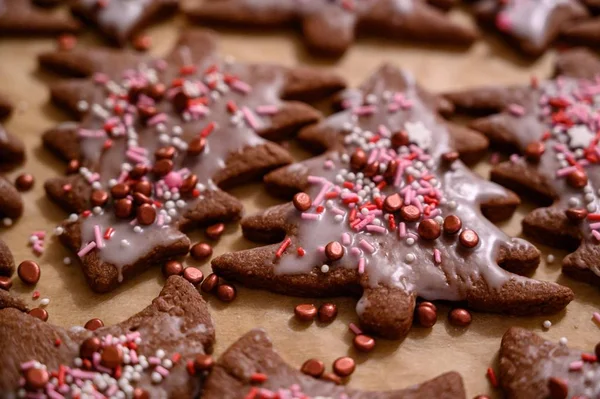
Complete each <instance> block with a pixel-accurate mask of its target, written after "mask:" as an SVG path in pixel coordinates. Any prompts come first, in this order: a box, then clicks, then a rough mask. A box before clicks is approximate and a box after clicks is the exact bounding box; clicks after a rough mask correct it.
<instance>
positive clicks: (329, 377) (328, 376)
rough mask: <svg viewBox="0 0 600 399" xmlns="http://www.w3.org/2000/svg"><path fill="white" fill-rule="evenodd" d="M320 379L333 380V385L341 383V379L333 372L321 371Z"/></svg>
mask: <svg viewBox="0 0 600 399" xmlns="http://www.w3.org/2000/svg"><path fill="white" fill-rule="evenodd" d="M321 379H322V380H325V381H329V382H333V383H334V384H335V385H341V384H342V379H341V378H340V377H339V376H337V375H335V374H333V373H323V375H322V376H321Z"/></svg>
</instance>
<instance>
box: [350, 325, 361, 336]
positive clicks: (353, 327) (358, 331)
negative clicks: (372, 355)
mask: <svg viewBox="0 0 600 399" xmlns="http://www.w3.org/2000/svg"><path fill="white" fill-rule="evenodd" d="M348 328H349V329H350V331H352V332H353V333H354V334H356V335H361V334H362V333H363V332H362V330H361V329H360V328H358V326H357V325H356V324H354V323H350V324H348Z"/></svg>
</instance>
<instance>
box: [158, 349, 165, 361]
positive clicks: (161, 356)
mask: <svg viewBox="0 0 600 399" xmlns="http://www.w3.org/2000/svg"><path fill="white" fill-rule="evenodd" d="M156 357H158V358H160V359H162V358H163V357H165V351H164V350H162V349H158V350H157V351H156Z"/></svg>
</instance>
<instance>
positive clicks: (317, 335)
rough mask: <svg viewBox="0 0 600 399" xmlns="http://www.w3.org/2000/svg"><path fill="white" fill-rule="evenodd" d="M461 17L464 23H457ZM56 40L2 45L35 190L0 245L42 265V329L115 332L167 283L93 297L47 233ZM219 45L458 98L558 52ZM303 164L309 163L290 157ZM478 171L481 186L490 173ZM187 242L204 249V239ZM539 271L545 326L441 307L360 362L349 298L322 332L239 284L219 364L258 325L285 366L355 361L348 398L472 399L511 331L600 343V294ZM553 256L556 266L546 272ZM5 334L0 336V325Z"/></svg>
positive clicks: (24, 293) (274, 41) (157, 45)
mask: <svg viewBox="0 0 600 399" xmlns="http://www.w3.org/2000/svg"><path fill="white" fill-rule="evenodd" d="M458 17H459V19H460V18H461V17H462V18H463V19H465V18H464V15H459V16H458ZM183 25H184V24H183V21H182V19H181V18H180V19H177V20H175V21H171V22H168V23H165V24H163V25H161V26H158V27H155V28H153V29H151V30H150V31H149V33H150V34H151V36H152V41H153V43H154V45H153V48H152V52H154V53H155V54H165V52H166V51H167V50H168V49H169V47H170V46H171V44H172V43H173V41H174V40H175V38H176V36H177V32H178V30H179V29H181V27H182V26H183ZM92 36H93V34H89V33H88V34H87V36H85V37H84V38H83V39H82V40H80V44H79V45H82V44H83V43H92V42H94V40H93V39H92ZM55 45H56V44H55V40H53V39H5V38H3V39H0V91H2V92H5V93H6V94H7V95H8V96H9V97H10V98H11V99H12V100H13V101H14V103H15V104H16V106H17V110H16V112H15V114H14V115H13V116H12V117H11V118H10V119H9V120H8V121H7V122H6V123H5V127H6V128H7V129H8V130H10V131H12V132H13V133H15V134H17V135H18V136H20V137H21V138H22V139H23V140H24V141H25V142H26V144H27V148H28V150H27V155H28V160H27V163H26V164H25V166H24V167H22V168H20V169H18V170H16V171H14V172H13V173H10V174H9V176H10V177H11V178H14V177H16V176H17V175H18V174H19V173H22V172H25V171H26V172H29V173H33V174H34V175H35V178H36V183H35V188H34V189H33V190H32V191H30V192H28V193H25V194H24V196H23V197H24V200H25V204H26V210H25V215H24V217H23V218H22V219H21V220H20V221H18V222H17V223H16V224H15V225H14V226H13V227H11V228H8V229H4V228H3V229H2V230H0V237H2V239H4V240H5V241H7V242H8V244H9V245H10V247H11V248H12V251H13V253H14V256H15V260H16V262H17V264H18V263H19V262H21V261H23V260H26V259H35V260H36V261H38V262H39V264H40V266H41V270H42V271H41V280H40V282H39V283H38V284H37V285H36V286H35V287H26V286H24V285H23V284H22V283H21V282H20V281H19V279H18V278H17V277H15V278H14V283H15V284H14V288H13V292H14V293H15V294H17V295H18V296H20V297H21V298H23V299H25V300H26V302H27V303H28V304H29V305H30V306H31V307H35V306H37V305H36V303H38V302H39V300H38V301H34V300H33V299H32V298H31V294H32V292H33V291H34V290H38V291H39V292H40V293H41V298H49V299H50V304H49V305H48V306H47V310H48V313H49V314H50V318H49V322H51V323H54V324H58V325H62V326H71V325H83V324H84V323H85V322H86V321H87V320H89V319H90V318H93V317H99V318H101V319H102V320H103V321H104V322H105V323H106V324H113V323H117V322H119V321H120V320H123V319H124V318H127V317H129V316H130V315H132V314H134V313H136V312H138V311H139V310H141V309H143V308H144V307H145V306H146V305H148V304H149V303H150V301H151V300H152V299H153V298H154V297H155V296H156V295H157V294H158V292H159V291H160V288H161V286H162V284H163V283H164V278H163V276H162V275H161V272H160V269H159V268H154V269H152V270H148V271H147V272H145V273H144V274H143V275H141V276H139V277H138V278H135V279H134V280H132V281H128V282H127V283H125V284H123V286H121V287H120V288H119V289H117V290H116V291H113V292H111V293H108V294H104V295H98V294H94V293H93V292H92V291H91V290H90V289H89V287H88V286H87V284H86V283H85V281H84V279H83V275H82V273H81V271H80V269H79V267H78V265H77V262H76V261H75V256H74V255H73V254H70V253H68V252H67V251H66V250H64V249H63V248H62V247H61V246H60V245H59V244H58V242H57V241H56V239H54V238H53V237H52V236H51V233H52V231H53V229H54V227H55V226H56V225H57V224H58V223H59V222H60V221H61V219H62V218H63V217H65V216H66V215H65V213H64V212H63V211H62V210H60V209H59V208H58V207H57V206H56V205H54V204H52V203H51V202H50V201H49V200H48V199H47V198H46V197H45V195H44V191H43V182H44V180H46V179H48V178H50V177H53V176H56V175H57V174H61V173H64V168H65V165H64V164H63V163H61V162H59V161H58V160H57V159H56V158H55V157H54V156H53V155H51V154H50V153H48V152H47V151H46V150H44V149H43V148H42V145H41V140H40V137H41V133H42V132H43V131H44V130H45V129H48V128H50V127H52V126H53V125H55V124H56V123H59V122H62V121H66V120H68V116H67V115H66V114H64V113H62V112H61V111H59V110H58V109H57V108H56V107H54V106H52V105H50V104H49V103H48V90H47V86H46V84H47V83H50V82H52V81H54V80H56V79H57V77H56V76H55V75H52V74H49V73H45V72H40V71H38V68H37V61H36V56H37V54H38V53H40V52H42V51H47V50H51V49H53V48H54V47H55ZM220 47H221V49H222V53H223V54H231V55H233V56H235V57H236V58H237V59H238V60H243V61H258V62H262V61H266V62H279V63H283V64H286V65H296V64H299V63H309V64H313V65H318V66H321V67H323V68H333V69H334V70H335V71H337V72H338V73H340V74H342V75H343V76H345V77H346V78H347V79H348V81H349V84H350V85H357V84H359V83H360V82H361V81H362V80H363V79H365V78H367V77H368V76H369V74H370V73H371V72H372V71H374V70H375V68H376V67H377V66H378V65H379V64H380V63H382V62H384V61H389V62H391V63H393V64H395V65H398V66H401V67H403V68H406V69H407V70H409V71H411V72H413V73H414V74H415V76H416V78H417V80H418V81H419V82H420V83H421V84H423V85H424V86H425V87H427V88H429V89H431V90H437V91H441V90H447V89H457V88H464V87H471V86H478V85H489V84H510V83H527V82H529V79H530V76H531V75H537V76H539V77H545V76H547V75H548V74H549V73H550V71H551V69H552V68H551V67H552V61H553V58H554V54H546V56H545V57H543V58H541V59H540V60H538V61H537V62H534V63H526V62H525V61H523V60H522V59H520V58H519V57H518V56H517V55H515V54H513V53H512V52H510V51H507V49H506V48H505V47H504V45H502V44H499V43H496V42H495V40H493V42H480V43H477V44H476V45H475V46H473V47H472V48H471V49H469V50H468V51H464V50H463V51H459V50H452V49H448V48H439V47H432V46H428V45H413V44H407V43H401V44H397V43H390V42H385V41H383V42H382V41H381V40H368V39H365V40H360V41H359V43H357V44H356V45H355V46H354V47H353V48H352V49H351V50H350V51H349V52H348V53H347V54H346V55H345V56H344V57H343V58H342V59H341V60H339V62H337V63H335V62H330V63H329V64H328V63H327V62H324V61H323V60H319V59H314V58H310V57H308V56H307V55H306V54H305V53H304V50H303V49H302V44H301V43H300V41H299V40H298V37H297V36H296V35H295V34H294V33H291V32H287V33H286V32H281V33H278V34H276V35H275V34H273V35H270V34H259V33H256V32H255V33H252V34H243V33H239V32H237V33H232V32H227V33H223V34H221V42H220ZM295 153H296V155H297V156H298V159H302V158H306V157H308V156H309V154H306V153H301V152H300V151H295ZM476 170H477V171H478V172H479V173H480V174H481V175H482V176H487V175H488V170H489V167H488V166H486V165H485V163H481V164H480V165H478V166H477V168H476ZM231 192H232V193H233V194H234V195H236V196H238V197H239V198H241V199H243V202H244V205H245V207H246V214H250V213H252V212H254V211H256V210H258V209H264V208H265V207H268V206H271V205H274V204H276V203H278V201H277V200H276V199H274V198H271V197H269V195H267V194H266V193H265V191H264V189H263V188H262V186H261V185H260V184H258V183H256V184H250V185H247V186H244V187H240V188H237V189H234V190H232V191H231ZM531 209H533V205H532V204H530V203H527V202H525V203H524V205H523V206H521V207H520V209H519V211H518V212H517V213H516V215H515V216H514V217H513V218H512V219H511V220H510V221H508V222H506V223H502V224H501V225H500V227H501V228H502V229H503V230H504V231H506V232H507V233H508V234H509V235H519V234H520V231H521V228H520V220H521V218H522V217H523V215H524V214H525V213H526V212H527V211H528V210H531ZM34 230H44V231H46V233H48V234H49V237H48V238H47V239H46V247H47V248H46V251H45V253H44V254H43V255H42V256H41V257H39V258H38V257H35V256H34V255H33V254H32V251H31V248H30V247H28V245H27V243H28V238H29V236H30V234H31V233H32V232H33V231H34ZM192 238H193V240H199V239H203V237H202V236H201V234H200V233H196V234H193V235H192ZM253 245H254V244H252V243H250V242H248V241H246V240H245V239H243V238H242V236H241V232H240V229H239V228H238V226H236V225H232V226H230V227H229V228H228V229H227V231H226V234H225V235H224V236H223V238H222V239H221V240H220V241H219V242H218V243H216V245H215V248H214V253H215V255H219V254H222V253H224V252H226V251H230V250H238V249H243V248H250V247H252V246H253ZM538 247H539V248H540V249H541V250H542V252H543V261H542V264H541V265H540V267H539V269H538V271H537V272H536V273H535V275H534V277H535V278H538V279H542V280H550V281H558V282H559V283H561V284H564V285H567V286H569V287H571V288H572V289H573V290H574V291H575V294H576V299H575V300H574V301H573V302H572V303H571V304H570V305H569V306H568V308H567V310H566V311H565V312H563V313H560V314H557V315H554V316H552V317H533V318H531V317H530V318H516V317H505V316H500V315H492V314H483V313H474V314H473V323H472V324H471V325H470V326H469V327H468V328H465V329H462V328H455V327H452V326H450V325H449V324H448V322H447V313H448V311H449V309H450V307H449V306H448V305H447V304H441V305H440V306H439V308H438V309H439V313H438V323H437V324H436V325H435V326H434V327H433V328H432V329H424V328H419V327H416V326H415V327H414V328H413V330H412V331H411V333H410V334H409V335H408V337H407V338H406V339H405V340H404V341H403V342H400V341H386V340H383V339H378V340H377V346H376V349H375V350H374V351H373V352H372V353H370V354H359V353H357V352H355V351H354V350H353V348H352V334H351V333H350V332H349V331H348V323H350V322H356V321H357V318H356V314H355V310H354V306H355V303H356V300H355V299H352V298H332V299H331V301H332V302H334V303H336V304H337V305H338V308H339V316H338V317H337V319H336V320H335V321H334V322H333V323H331V324H330V325H327V326H322V325H317V324H304V323H299V322H297V321H296V320H295V319H294V317H293V309H294V306H295V305H297V304H299V303H303V302H313V303H315V304H320V303H323V302H325V301H324V300H314V301H312V300H310V299H302V298H290V297H285V296H280V295H275V294H271V293H268V292H262V291H254V290H249V289H244V288H243V287H241V286H238V287H237V288H238V297H237V299H236V300H235V301H234V302H233V303H231V304H224V303H221V302H219V301H218V300H217V299H216V298H215V297H212V296H207V300H208V302H209V306H210V310H211V312H212V315H213V317H214V321H215V324H216V330H217V346H216V354H217V355H218V354H220V353H221V352H222V351H223V350H224V349H225V348H227V347H228V346H229V345H230V344H231V343H233V342H234V341H235V340H236V339H237V338H238V337H240V336H241V335H242V334H244V333H245V332H247V331H248V330H250V329H251V328H254V327H264V328H265V329H266V330H267V331H268V333H269V335H270V336H271V337H272V339H273V341H274V343H275V347H276V348H277V349H278V350H279V351H280V353H282V355H283V357H284V358H285V359H286V360H287V361H288V362H289V363H290V364H292V365H295V366H298V367H299V366H300V365H301V364H302V363H303V362H304V361H305V360H306V359H308V358H311V357H315V358H319V359H321V360H323V361H324V362H325V364H326V365H327V367H328V368H329V369H330V368H331V363H332V362H333V360H334V359H336V358H337V357H340V356H345V355H350V356H352V357H354V358H355V359H356V360H357V362H358V367H357V369H356V372H355V373H354V374H353V375H352V377H351V378H350V381H349V385H350V386H352V387H354V388H361V389H372V390H375V389H377V390H383V389H395V388H403V387H406V386H409V385H411V384H415V383H418V382H421V381H423V380H425V379H429V378H432V377H434V376H436V375H438V374H440V373H443V372H446V371H450V370H456V371H458V372H460V373H461V374H462V376H463V377H464V379H465V382H466V386H467V391H468V395H469V397H473V396H475V395H477V394H494V395H498V394H497V391H496V392H493V390H492V389H491V386H490V384H489V382H488V380H487V379H486V376H485V373H486V369H487V368H488V367H490V366H491V365H494V366H495V361H496V357H497V352H498V348H499V346H500V339H501V337H502V334H503V333H504V332H505V331H506V329H507V328H508V327H510V326H513V325H514V326H522V327H526V328H529V329H532V330H533V331H535V332H537V333H541V335H542V336H543V337H545V338H548V339H551V340H555V341H556V340H558V339H559V338H560V337H563V336H565V337H567V338H568V340H569V345H572V346H575V347H577V346H579V347H581V348H585V349H588V350H589V349H591V348H593V345H595V344H596V343H597V341H598V339H599V337H600V334H598V333H599V330H598V326H597V325H596V324H594V323H593V322H592V321H591V315H592V312H593V311H595V310H597V306H598V305H599V304H600V290H598V288H594V287H591V286H588V285H586V284H583V283H579V282H575V281H573V280H570V279H568V278H565V277H562V276H561V273H560V260H561V259H562V257H563V256H564V255H565V253H563V252H560V251H557V250H553V249H550V248H546V247H543V246H541V245H538ZM548 254H553V255H555V256H556V261H555V262H554V263H552V264H550V265H547V264H546V262H545V260H546V257H547V255H548ZM66 256H69V257H71V258H72V259H73V260H74V262H73V264H72V265H70V266H67V265H65V264H64V263H63V259H64V258H65V257H66ZM186 263H187V264H188V265H193V266H198V267H200V268H201V270H202V271H203V272H204V273H205V275H207V274H208V273H210V265H209V264H208V262H206V263H198V262H196V261H193V260H191V259H186ZM546 319H548V320H550V321H551V322H552V327H551V328H550V330H549V331H544V330H543V328H542V323H543V321H544V320H546ZM0 328H1V326H0Z"/></svg>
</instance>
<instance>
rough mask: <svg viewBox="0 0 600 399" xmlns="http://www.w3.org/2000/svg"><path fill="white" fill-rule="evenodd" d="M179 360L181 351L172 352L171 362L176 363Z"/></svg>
mask: <svg viewBox="0 0 600 399" xmlns="http://www.w3.org/2000/svg"><path fill="white" fill-rule="evenodd" d="M180 360H181V353H179V352H175V353H173V356H171V361H172V362H173V363H178V362H179V361H180Z"/></svg>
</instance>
